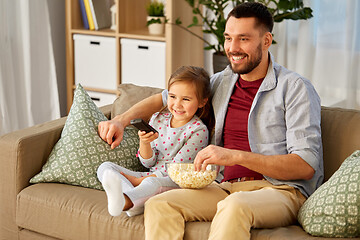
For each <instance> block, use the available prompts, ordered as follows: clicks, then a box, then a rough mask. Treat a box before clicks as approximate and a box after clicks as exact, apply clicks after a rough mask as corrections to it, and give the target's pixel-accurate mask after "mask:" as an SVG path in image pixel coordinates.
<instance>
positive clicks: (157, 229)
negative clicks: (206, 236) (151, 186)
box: [144, 184, 228, 240]
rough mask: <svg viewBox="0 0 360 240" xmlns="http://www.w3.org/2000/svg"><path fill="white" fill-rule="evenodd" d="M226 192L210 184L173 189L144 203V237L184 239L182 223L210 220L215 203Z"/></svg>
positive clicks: (223, 196) (161, 239)
mask: <svg viewBox="0 0 360 240" xmlns="http://www.w3.org/2000/svg"><path fill="white" fill-rule="evenodd" d="M227 196H228V194H227V193H226V192H225V191H224V190H222V189H221V188H220V187H219V186H218V185H216V184H213V185H211V186H209V187H207V188H204V189H200V190H192V189H175V190H170V191H168V192H165V193H162V194H159V195H156V196H154V197H152V198H150V199H149V200H148V201H147V202H146V203H145V214H144V218H145V219H144V223H145V239H147V240H168V239H171V240H177V239H179V240H180V239H183V236H184V228H185V222H187V221H211V220H212V218H213V217H214V215H215V213H216V205H217V203H218V202H219V201H221V200H223V199H224V198H226V197H227Z"/></svg>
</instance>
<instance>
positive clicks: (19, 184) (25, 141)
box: [0, 105, 111, 239]
mask: <svg viewBox="0 0 360 240" xmlns="http://www.w3.org/2000/svg"><path fill="white" fill-rule="evenodd" d="M100 109H101V111H102V112H103V113H104V114H105V115H106V116H107V117H109V116H110V112H111V105H107V106H105V107H102V108H100ZM65 121H66V117H63V118H60V119H57V120H53V121H49V122H46V123H43V124H39V125H36V126H33V127H29V128H25V129H22V130H18V131H15V132H12V133H9V134H5V135H3V136H0V164H1V168H0V182H1V184H0V239H17V234H18V233H17V232H18V228H17V226H16V223H15V213H16V197H17V195H18V193H19V192H20V191H21V190H22V189H24V188H26V187H27V186H29V180H30V179H31V178H32V177H33V176H35V174H37V173H39V172H40V171H41V168H42V166H43V165H44V164H45V163H46V161H47V158H48V156H49V155H50V153H51V150H52V148H53V147H54V145H55V144H56V142H57V141H58V140H59V138H60V135H61V131H62V129H63V127H64V124H65Z"/></svg>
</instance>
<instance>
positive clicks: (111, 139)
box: [98, 119, 125, 149]
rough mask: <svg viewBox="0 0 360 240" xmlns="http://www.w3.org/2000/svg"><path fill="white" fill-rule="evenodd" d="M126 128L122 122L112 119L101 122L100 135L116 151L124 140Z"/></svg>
mask: <svg viewBox="0 0 360 240" xmlns="http://www.w3.org/2000/svg"><path fill="white" fill-rule="evenodd" d="M124 128H125V127H124V125H123V124H122V123H121V122H120V121H118V120H116V119H112V120H109V121H104V122H100V123H99V126H98V133H99V136H100V137H101V138H102V139H103V140H104V141H105V142H107V143H108V144H109V145H111V149H114V148H116V147H117V146H119V144H120V142H121V141H122V139H123V134H124Z"/></svg>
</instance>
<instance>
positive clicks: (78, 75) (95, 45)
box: [73, 34, 117, 90]
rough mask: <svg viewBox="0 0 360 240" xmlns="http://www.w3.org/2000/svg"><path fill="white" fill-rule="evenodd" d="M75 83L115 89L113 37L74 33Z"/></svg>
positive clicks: (114, 46) (114, 47) (114, 42)
mask: <svg viewBox="0 0 360 240" xmlns="http://www.w3.org/2000/svg"><path fill="white" fill-rule="evenodd" d="M73 38H74V55H75V56H74V57H75V61H74V62H75V83H76V84H78V83H80V84H81V85H82V86H84V87H91V88H100V89H108V90H117V81H116V45H115V44H116V41H115V38H114V37H99V36H91V35H83V34H74V36H73Z"/></svg>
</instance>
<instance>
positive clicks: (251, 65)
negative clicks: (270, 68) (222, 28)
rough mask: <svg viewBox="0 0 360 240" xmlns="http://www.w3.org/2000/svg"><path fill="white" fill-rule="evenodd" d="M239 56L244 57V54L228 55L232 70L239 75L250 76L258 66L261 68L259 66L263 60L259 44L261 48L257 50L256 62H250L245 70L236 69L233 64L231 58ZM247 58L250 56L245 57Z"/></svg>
mask: <svg viewBox="0 0 360 240" xmlns="http://www.w3.org/2000/svg"><path fill="white" fill-rule="evenodd" d="M239 55H242V54H241V53H228V54H227V56H228V59H229V61H230V63H231V64H230V67H231V70H232V71H233V72H234V73H237V74H248V73H250V72H251V71H252V70H254V69H255V68H256V67H257V66H259V64H260V63H261V59H262V51H261V44H259V46H258V47H257V48H256V59H255V60H253V61H250V62H248V63H247V64H246V66H245V67H243V68H240V69H235V68H234V67H233V64H232V62H231V56H239ZM245 57H248V55H245Z"/></svg>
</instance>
